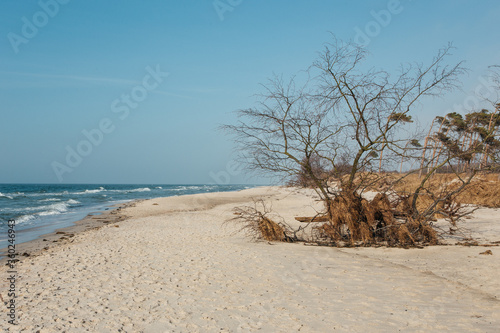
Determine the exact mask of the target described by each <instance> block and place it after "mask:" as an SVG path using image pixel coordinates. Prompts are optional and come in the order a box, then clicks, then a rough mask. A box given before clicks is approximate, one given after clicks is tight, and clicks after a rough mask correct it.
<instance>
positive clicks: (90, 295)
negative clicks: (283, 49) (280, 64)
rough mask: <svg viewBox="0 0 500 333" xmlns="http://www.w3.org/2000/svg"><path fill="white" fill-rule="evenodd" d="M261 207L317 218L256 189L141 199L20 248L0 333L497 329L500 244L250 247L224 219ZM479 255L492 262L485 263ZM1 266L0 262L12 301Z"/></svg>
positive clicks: (487, 230)
mask: <svg viewBox="0 0 500 333" xmlns="http://www.w3.org/2000/svg"><path fill="white" fill-rule="evenodd" d="M257 199H263V200H265V201H266V202H268V203H269V206H270V207H272V210H273V211H274V212H276V213H277V214H279V215H280V216H282V217H283V218H284V219H285V220H286V221H287V222H291V223H295V222H296V221H295V222H293V221H294V217H295V216H309V215H311V214H313V213H314V212H316V211H317V210H319V209H321V203H320V202H318V201H317V200H316V197H315V196H314V194H313V193H312V192H311V191H307V190H298V189H291V188H281V187H259V188H252V189H248V190H243V191H238V192H217V193H205V194H196V195H185V196H178V197H166V198H156V199H150V200H143V201H140V202H133V203H130V204H127V205H122V206H120V207H119V208H118V209H116V210H112V211H108V212H105V213H104V214H103V215H99V216H93V217H88V218H86V219H85V220H83V221H81V223H79V226H75V227H74V228H73V229H71V228H69V229H64V230H62V231H63V232H64V233H55V234H53V235H51V238H50V239H49V238H47V237H45V236H44V238H45V239H47V241H43V240H41V241H40V244H41V245H39V246H43V247H42V248H41V249H40V247H38V248H36V247H33V248H32V249H28V248H25V249H26V251H27V253H31V254H30V255H29V256H22V257H21V258H20V259H21V261H20V262H18V263H16V265H15V271H16V272H17V273H16V274H17V275H18V277H17V279H16V281H15V288H16V295H17V298H16V311H15V315H16V320H17V322H18V323H19V325H17V326H12V325H10V324H8V322H7V314H6V313H4V315H2V317H3V318H4V319H2V320H0V328H3V329H4V330H5V331H10V332H35V331H38V330H39V331H40V332H55V331H64V330H65V331H72V330H75V329H76V328H78V329H80V330H86V329H87V330H89V331H93V332H111V331H118V330H122V331H125V332H146V333H154V332H165V331H168V332H238V331H259V330H260V331H273V332H291V331H299V330H300V331H301V332H327V331H333V330H335V331H339V332H360V331H372V332H387V331H398V330H401V331H450V332H451V331H453V332H457V331H459V332H465V331H467V332H496V331H497V329H498V327H500V286H499V282H498V276H499V275H500V251H499V250H498V249H499V247H495V246H489V247H483V246H432V247H428V248H425V249H410V250H405V249H399V248H331V247H318V246H304V244H288V243H268V242H253V241H251V240H249V239H248V238H247V237H245V236H244V235H243V234H242V233H240V232H238V231H239V230H240V228H241V226H239V225H235V224H233V223H232V222H227V220H229V219H231V218H232V217H234V213H233V211H234V208H235V207H238V206H253V205H254V200H257ZM481 214H482V215H481ZM495 214H496V211H493V210H491V211H490V210H483V211H482V213H481V212H479V215H478V217H476V216H474V217H473V219H471V220H468V221H467V225H468V227H469V228H471V230H474V228H476V231H478V232H479V234H481V235H483V236H484V237H488V238H489V239H490V241H494V240H500V232H499V229H498V228H497V224H498V223H495V222H496V221H495V220H493V221H490V220H491V217H492V216H493V217H494V216H495ZM488 219H489V220H488ZM297 223H299V222H297ZM485 226H487V227H485ZM77 227H79V228H80V229H76V228H77ZM69 235H73V236H69ZM54 240H56V241H57V242H53V241H54ZM33 244H34V243H32V245H33ZM47 244H49V245H48V246H47ZM44 247H48V248H47V249H44ZM486 250H490V251H491V252H492V255H484V254H480V253H482V252H485V251H486ZM30 251H31V252H30ZM8 270H9V268H8V267H6V266H5V265H2V267H0V276H2V279H1V281H2V282H1V285H0V287H1V290H2V292H1V295H2V298H3V300H4V301H7V302H8V296H7V294H6V293H5V292H4V291H5V290H7V289H8V287H9V286H8V285H7V283H8V281H6V279H4V278H3V277H4V276H8V273H7V272H8ZM2 311H3V312H5V311H6V309H5V308H4V309H3V310H2ZM7 311H8V309H7Z"/></svg>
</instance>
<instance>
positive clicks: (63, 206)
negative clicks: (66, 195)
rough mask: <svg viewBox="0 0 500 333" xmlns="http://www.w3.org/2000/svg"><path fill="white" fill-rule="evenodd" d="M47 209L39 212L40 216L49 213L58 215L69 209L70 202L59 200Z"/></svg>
mask: <svg viewBox="0 0 500 333" xmlns="http://www.w3.org/2000/svg"><path fill="white" fill-rule="evenodd" d="M46 208H47V210H44V211H43V212H40V213H38V215H39V216H47V215H57V214H62V213H64V212H67V211H68V204H67V203H66V202H59V203H56V204H52V205H49V206H46Z"/></svg>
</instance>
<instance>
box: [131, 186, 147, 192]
mask: <svg viewBox="0 0 500 333" xmlns="http://www.w3.org/2000/svg"><path fill="white" fill-rule="evenodd" d="M149 191H151V189H150V188H149V187H143V188H136V189H134V190H130V191H129V192H149Z"/></svg>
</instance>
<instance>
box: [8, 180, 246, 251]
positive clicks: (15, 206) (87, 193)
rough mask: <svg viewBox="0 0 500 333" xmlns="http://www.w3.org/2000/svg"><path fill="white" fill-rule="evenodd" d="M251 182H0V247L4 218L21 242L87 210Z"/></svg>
mask: <svg viewBox="0 0 500 333" xmlns="http://www.w3.org/2000/svg"><path fill="white" fill-rule="evenodd" d="M251 187H254V186H252V185H164V184H141V185H133V184H129V185H124V184H116V185H110V184H105V185H104V184H101V185H96V184H72V185H68V184H64V185H62V184H55V185H54V184H0V249H3V248H5V247H7V244H8V242H7V240H8V239H9V238H8V230H9V226H8V223H7V222H8V221H9V220H14V221H15V227H14V230H15V234H16V237H15V241H16V243H18V244H19V243H23V242H27V241H30V240H33V239H36V238H38V237H39V236H41V235H44V234H47V233H51V232H53V231H55V230H56V229H59V228H64V227H69V226H71V225H73V223H74V222H76V221H79V220H81V219H83V218H84V217H86V216H87V215H89V214H95V215H96V214H99V212H102V211H105V210H109V209H112V208H111V207H112V206H114V205H117V204H122V203H126V202H130V201H133V200H138V199H152V198H158V197H170V196H179V195H185V194H198V193H209V192H227V191H239V190H243V189H247V188H251Z"/></svg>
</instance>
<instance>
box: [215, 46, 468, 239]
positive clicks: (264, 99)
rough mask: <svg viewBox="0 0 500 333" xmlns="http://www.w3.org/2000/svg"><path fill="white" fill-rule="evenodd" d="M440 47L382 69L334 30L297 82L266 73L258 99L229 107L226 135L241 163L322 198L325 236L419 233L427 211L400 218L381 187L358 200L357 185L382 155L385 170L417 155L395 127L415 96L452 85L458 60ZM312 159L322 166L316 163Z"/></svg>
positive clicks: (407, 118) (423, 235) (425, 231)
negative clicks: (305, 183) (298, 182)
mask: <svg viewBox="0 0 500 333" xmlns="http://www.w3.org/2000/svg"><path fill="white" fill-rule="evenodd" d="M450 50H451V46H450V45H448V46H447V47H445V48H444V49H442V50H440V51H439V52H438V53H437V55H436V56H435V57H434V58H433V59H432V60H431V61H430V63H429V64H427V65H424V64H420V63H414V64H404V65H401V66H400V67H399V68H398V70H397V71H396V74H394V73H392V74H391V73H389V72H387V71H384V70H378V69H373V68H372V69H365V68H366V67H365V66H364V61H365V58H366V56H367V53H366V50H365V49H363V48H361V47H359V46H357V45H355V44H352V43H343V42H341V41H339V40H336V39H334V41H333V43H331V44H328V45H326V47H325V49H324V50H323V52H321V53H320V56H319V58H318V60H317V61H316V62H314V64H313V66H312V67H311V68H310V70H309V73H310V77H311V78H312V79H308V80H305V82H303V83H302V84H301V85H299V83H298V82H297V81H298V80H297V79H296V78H292V79H291V80H289V81H285V80H283V79H282V78H280V77H275V78H274V79H272V80H270V81H269V82H268V84H267V85H264V88H265V90H266V92H265V94H263V95H261V96H260V97H261V99H260V104H259V105H258V106H257V107H256V108H251V109H244V110H239V111H238V112H237V114H238V116H239V122H238V123H237V124H234V125H226V126H225V127H224V128H225V129H226V130H228V131H229V132H230V133H232V134H234V135H235V137H236V141H237V142H238V143H239V144H240V152H241V153H242V156H243V157H244V158H245V160H246V161H247V163H248V165H249V166H250V168H252V169H254V170H259V171H265V172H266V173H269V172H270V173H273V174H279V175H280V176H281V177H283V178H288V179H290V178H293V177H296V176H297V175H299V174H305V175H306V176H307V179H308V180H310V182H311V183H312V184H314V188H315V190H316V191H317V193H318V195H319V196H320V198H321V199H322V200H323V201H324V203H325V214H326V216H328V219H329V223H327V224H326V225H324V226H323V227H322V231H323V232H324V233H325V234H326V235H328V236H329V237H331V239H333V240H335V241H339V240H347V241H349V242H351V243H352V242H356V241H363V242H364V243H369V242H372V241H373V240H375V239H377V238H379V239H384V240H388V239H397V240H399V242H400V243H405V242H409V243H412V242H415V241H420V240H422V241H425V240H429V239H430V238H432V237H431V236H432V235H430V234H431V233H432V232H431V231H430V229H429V228H428V225H427V224H426V223H427V222H428V221H427V220H425V219H421V218H420V217H419V216H416V215H413V216H412V215H409V214H406V213H401V214H399V217H400V218H401V217H402V218H403V219H406V220H405V221H404V223H401V221H400V222H398V221H397V219H396V216H397V215H398V214H396V213H395V211H394V210H395V207H396V205H397V203H394V202H390V201H389V200H388V197H387V196H386V195H385V194H383V195H382V196H379V197H378V198H377V197H376V198H375V199H376V200H375V199H374V200H373V201H372V202H368V201H367V200H365V199H364V198H363V196H362V194H363V192H364V191H365V190H366V189H368V188H370V187H371V186H372V185H373V184H375V183H378V182H380V181H381V179H382V178H383V177H385V175H384V174H382V173H380V172H377V171H379V170H380V169H381V161H382V156H383V161H384V163H386V164H387V165H386V166H387V167H388V168H394V169H396V168H397V167H398V166H399V163H400V161H401V159H402V158H409V156H410V155H411V156H414V158H415V160H416V161H420V155H421V153H422V146H421V145H420V143H419V142H418V140H416V139H415V138H414V137H412V136H411V135H409V134H408V133H409V131H405V130H402V129H404V126H406V125H407V124H408V123H410V122H412V111H413V110H414V108H415V107H416V106H417V103H418V102H419V100H421V98H423V97H425V96H436V95H441V94H443V93H444V92H446V91H450V90H452V89H454V88H456V87H457V85H458V81H457V78H458V76H459V75H460V74H462V73H463V72H464V69H463V68H462V66H461V63H458V64H455V65H452V66H448V65H446V62H445V60H446V57H447V56H448V55H449V54H450ZM346 164H348V165H349V168H348V173H347V175H343V173H342V172H341V169H342V170H344V172H345V170H346V168H345V166H346ZM317 165H321V167H322V169H325V170H329V172H317V169H318V168H317ZM332 175H337V178H336V181H335V184H332V182H331V180H332V179H331V178H332ZM410 220H411V221H410ZM409 222H411V223H409Z"/></svg>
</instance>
